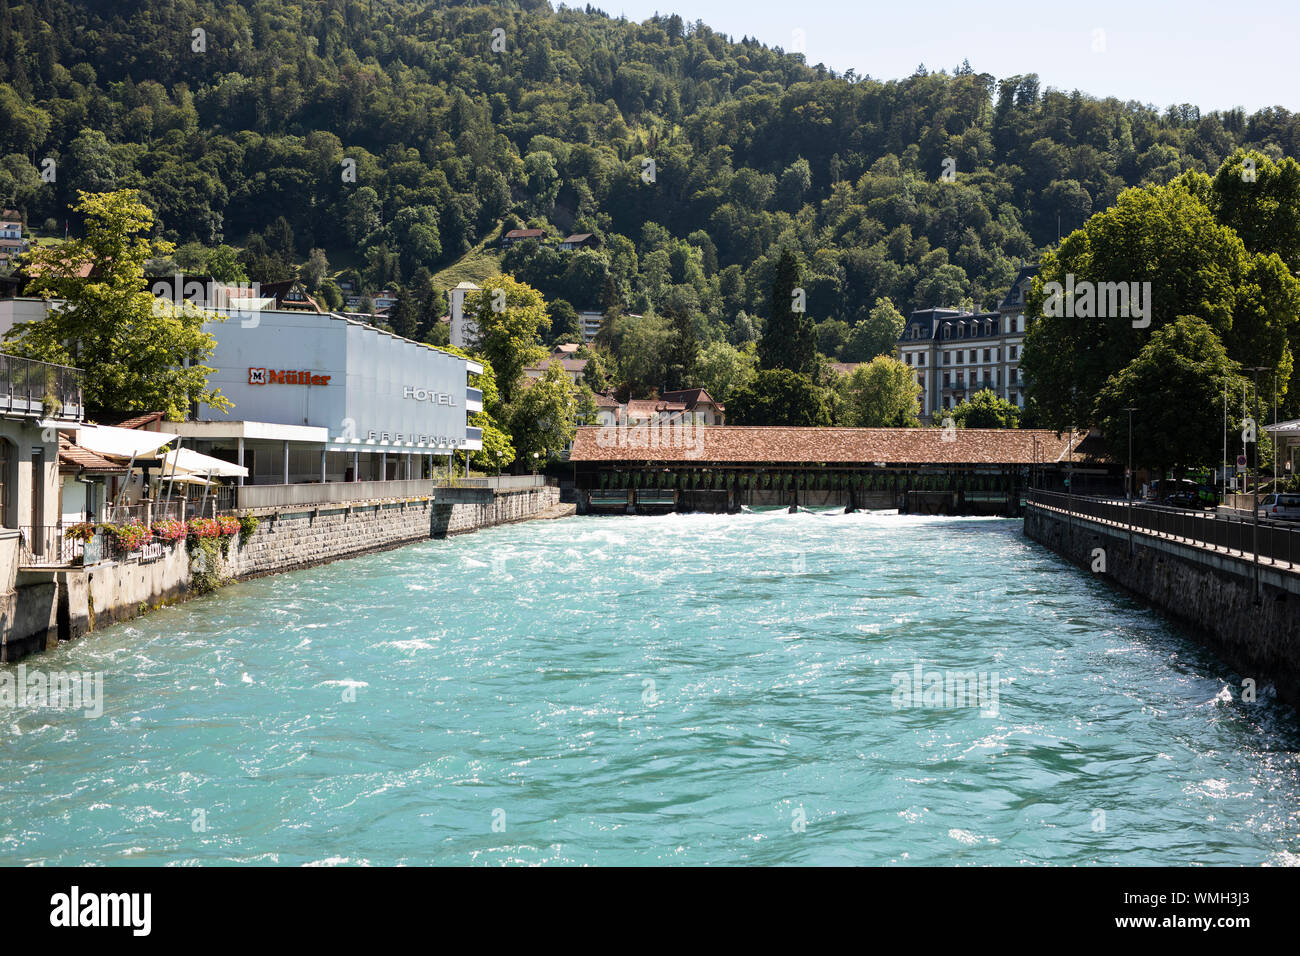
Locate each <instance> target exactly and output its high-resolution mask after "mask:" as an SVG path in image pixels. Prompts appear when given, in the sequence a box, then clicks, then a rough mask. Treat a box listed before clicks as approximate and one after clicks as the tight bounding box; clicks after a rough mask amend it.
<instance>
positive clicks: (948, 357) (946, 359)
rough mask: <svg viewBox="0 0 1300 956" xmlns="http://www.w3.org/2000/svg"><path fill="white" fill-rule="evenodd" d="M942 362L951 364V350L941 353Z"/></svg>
mask: <svg viewBox="0 0 1300 956" xmlns="http://www.w3.org/2000/svg"><path fill="white" fill-rule="evenodd" d="M943 364H944V365H951V364H952V353H951V352H944V353H943Z"/></svg>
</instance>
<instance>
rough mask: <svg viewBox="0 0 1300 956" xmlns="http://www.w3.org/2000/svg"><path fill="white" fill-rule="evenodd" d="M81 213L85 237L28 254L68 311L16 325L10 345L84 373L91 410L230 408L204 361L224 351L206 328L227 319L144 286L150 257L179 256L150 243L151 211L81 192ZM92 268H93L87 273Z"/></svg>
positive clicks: (43, 290) (181, 415) (41, 281)
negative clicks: (210, 381) (211, 383)
mask: <svg viewBox="0 0 1300 956" xmlns="http://www.w3.org/2000/svg"><path fill="white" fill-rule="evenodd" d="M76 208H77V211H78V212H80V213H81V215H82V216H83V217H84V221H85V235H84V236H83V237H81V238H79V239H74V240H72V241H70V242H68V243H65V244H64V245H62V246H36V247H33V248H32V249H31V250H30V251H29V252H28V253H26V255H25V258H24V266H25V268H26V270H27V271H28V272H29V273H30V274H31V275H33V276H34V279H33V282H32V291H34V292H36V293H38V294H41V295H44V296H47V297H50V298H55V299H59V300H61V305H59V306H58V307H57V308H54V309H52V310H51V312H50V314H49V315H48V316H47V317H46V318H45V319H44V320H42V321H40V322H27V323H22V324H19V325H16V326H14V327H13V328H12V329H10V330H9V332H8V333H6V336H5V343H6V349H8V350H10V351H13V352H16V353H17V354H19V355H25V356H28V357H30V358H37V359H41V360H43V361H46V362H55V363H58V364H62V365H76V366H79V367H81V368H83V369H84V370H85V399H86V404H87V405H89V406H91V407H92V408H97V409H111V410H113V411H125V412H143V411H159V410H161V411H163V412H165V413H166V414H167V416H168V417H169V418H173V419H176V420H183V419H185V418H186V417H187V416H188V414H189V411H190V406H191V405H192V404H193V403H196V402H202V403H204V404H207V405H210V406H212V407H213V408H218V409H226V408H230V407H232V406H231V404H230V402H229V401H228V400H227V399H226V398H225V397H224V396H222V394H221V392H220V390H218V389H216V388H213V387H211V386H209V384H208V377H209V376H210V375H211V374H212V373H213V372H214V371H215V370H214V369H212V368H210V367H208V366H206V365H204V364H203V363H204V362H205V361H206V360H207V359H208V358H210V357H211V355H212V351H213V349H214V348H215V347H216V339H215V338H214V337H213V336H212V335H210V334H209V333H207V332H205V331H203V324H204V323H205V322H218V321H221V317H220V316H218V315H216V314H214V313H210V312H205V311H203V310H202V309H200V308H198V307H196V306H194V305H193V304H192V303H190V302H189V301H183V302H180V303H177V302H173V301H170V300H168V299H166V298H164V297H161V296H159V297H155V296H154V295H153V294H152V293H151V292H150V291H149V289H148V288H147V286H146V284H145V274H144V264H145V261H146V260H147V259H149V258H150V257H151V256H155V255H164V256H165V255H169V254H170V253H171V252H172V246H171V244H170V243H167V242H156V243H155V242H151V241H150V240H149V239H148V235H149V232H150V228H151V226H152V225H153V217H152V214H151V213H150V211H149V208H148V207H147V206H146V205H144V203H142V202H141V201H140V198H139V196H138V194H137V193H136V192H135V191H134V190H120V191H117V192H109V193H99V194H96V195H89V194H85V193H83V194H82V195H81V198H80V200H79V201H78V203H77V207H76ZM87 263H90V264H93V266H94V269H93V271H92V272H90V274H89V275H85V274H84V272H85V271H86V270H85V269H84V268H83V266H84V265H86V264H87Z"/></svg>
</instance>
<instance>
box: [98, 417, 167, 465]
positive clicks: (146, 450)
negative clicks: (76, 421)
mask: <svg viewBox="0 0 1300 956" xmlns="http://www.w3.org/2000/svg"><path fill="white" fill-rule="evenodd" d="M175 439H176V436H175V435H174V434H172V433H171V432H146V431H140V430H138V429H135V428H114V427H113V426H111V425H83V426H81V427H80V428H78V429H77V437H76V439H75V441H76V443H77V444H78V445H80V446H81V447H82V448H88V449H90V450H91V451H93V452H95V454H97V455H111V456H113V457H114V458H126V459H129V458H131V457H132V456H134V457H136V458H142V457H148V456H149V455H152V454H153V453H154V452H156V451H157V450H158V449H159V448H161V447H162V446H163V445H166V444H167V443H168V442H171V441H174V440H175Z"/></svg>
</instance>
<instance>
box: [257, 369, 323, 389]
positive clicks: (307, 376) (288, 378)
mask: <svg viewBox="0 0 1300 956" xmlns="http://www.w3.org/2000/svg"><path fill="white" fill-rule="evenodd" d="M332 377H333V376H331V375H316V374H315V373H313V372H309V371H307V370H306V369H300V370H297V371H292V372H290V371H285V370H283V369H277V368H250V369H249V370H248V384H249V385H328V384H329V383H330V379H331V378H332Z"/></svg>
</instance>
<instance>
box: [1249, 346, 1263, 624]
mask: <svg viewBox="0 0 1300 956" xmlns="http://www.w3.org/2000/svg"><path fill="white" fill-rule="evenodd" d="M1251 371H1253V372H1254V373H1255V393H1254V399H1255V400H1254V403H1253V404H1254V406H1255V416H1254V420H1255V480H1254V481H1253V482H1251V497H1250V505H1251V507H1250V517H1251V522H1252V524H1253V526H1254V544H1253V549H1254V552H1255V558H1254V564H1255V600H1257V601H1258V600H1259V598H1260V593H1261V589H1260V584H1259V373H1260V372H1262V371H1264V368H1263V367H1252V368H1251Z"/></svg>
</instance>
